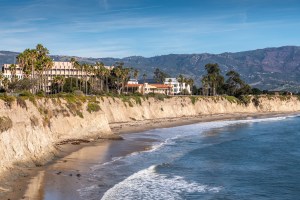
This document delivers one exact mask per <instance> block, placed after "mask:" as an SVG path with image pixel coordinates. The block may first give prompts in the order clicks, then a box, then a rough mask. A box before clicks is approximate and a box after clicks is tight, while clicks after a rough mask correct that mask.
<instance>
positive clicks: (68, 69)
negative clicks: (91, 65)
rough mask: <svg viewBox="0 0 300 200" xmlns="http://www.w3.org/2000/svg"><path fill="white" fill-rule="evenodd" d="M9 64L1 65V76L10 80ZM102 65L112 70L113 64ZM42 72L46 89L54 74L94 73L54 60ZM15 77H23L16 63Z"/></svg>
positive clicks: (79, 76) (80, 74)
mask: <svg viewBox="0 0 300 200" xmlns="http://www.w3.org/2000/svg"><path fill="white" fill-rule="evenodd" d="M10 65H11V64H4V65H3V66H2V73H3V76H4V77H6V78H8V79H9V81H11V79H12V75H13V74H12V71H11V70H10ZM96 67H97V66H95V68H96ZM104 67H105V68H107V69H109V70H112V69H113V68H114V66H104ZM43 74H44V76H45V77H47V79H48V84H47V85H48V89H49V87H50V85H51V83H52V80H53V79H54V77H56V76H63V77H65V78H68V77H76V78H79V79H80V78H84V77H87V78H88V79H89V77H91V76H93V75H94V74H92V73H90V74H87V73H86V72H85V71H84V70H82V69H78V68H75V67H74V66H73V63H71V62H55V61H54V62H53V66H52V68H51V69H48V70H45V71H44V73H43ZM30 76H31V75H30ZM15 77H16V78H18V79H23V78H24V73H23V70H22V68H20V66H19V65H18V64H17V65H16V71H15ZM0 85H2V83H0Z"/></svg>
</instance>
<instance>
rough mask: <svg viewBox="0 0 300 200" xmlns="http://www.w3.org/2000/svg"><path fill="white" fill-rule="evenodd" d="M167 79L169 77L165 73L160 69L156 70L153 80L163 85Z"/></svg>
mask: <svg viewBox="0 0 300 200" xmlns="http://www.w3.org/2000/svg"><path fill="white" fill-rule="evenodd" d="M167 77H168V75H167V74H166V73H165V72H163V71H161V70H160V69H159V68H156V69H155V71H154V76H153V78H154V79H155V81H156V82H157V83H163V82H164V80H165V78H167Z"/></svg>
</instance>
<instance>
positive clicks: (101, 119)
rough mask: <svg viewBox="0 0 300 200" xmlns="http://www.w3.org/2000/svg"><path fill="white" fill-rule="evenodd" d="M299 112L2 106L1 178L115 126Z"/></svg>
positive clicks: (264, 101)
mask: <svg viewBox="0 0 300 200" xmlns="http://www.w3.org/2000/svg"><path fill="white" fill-rule="evenodd" d="M293 111H300V101H299V99H298V98H297V97H290V96H289V97H279V96H278V97H274V96H273V97H270V96H266V97H260V98H253V99H251V100H250V101H249V104H248V105H245V104H242V103H240V102H238V101H237V100H236V99H233V98H228V97H171V98H163V99H161V98H154V97H151V98H145V97H132V98H129V97H122V98H116V97H98V98H96V97H91V98H89V99H87V98H73V97H72V98H66V99H64V98H39V99H36V100H32V99H27V100H26V99H25V100H24V99H20V98H19V99H17V100H15V101H11V102H7V101H2V100H1V101H0V119H1V120H0V126H1V129H0V130H1V132H0V169H1V170H0V176H1V173H2V174H4V173H5V172H7V170H8V169H10V168H12V167H14V166H16V165H19V164H20V163H21V164H26V165H42V164H44V163H45V162H47V161H49V160H51V158H52V157H53V156H54V154H55V153H56V151H57V149H56V144H57V143H59V142H62V141H66V140H74V139H90V138H99V137H100V138H109V137H111V138H113V137H114V135H113V133H112V132H111V130H110V127H109V124H110V123H118V122H126V121H136V120H146V119H147V120H148V119H159V118H174V117H185V116H195V117H196V116H201V115H207V114H220V113H257V112H268V113H269V112H293Z"/></svg>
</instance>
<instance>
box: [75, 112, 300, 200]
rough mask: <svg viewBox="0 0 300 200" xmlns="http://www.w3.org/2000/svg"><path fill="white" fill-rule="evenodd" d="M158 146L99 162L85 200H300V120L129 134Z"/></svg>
mask: <svg viewBox="0 0 300 200" xmlns="http://www.w3.org/2000/svg"><path fill="white" fill-rule="evenodd" d="M124 137H125V139H126V140H133V141H134V140H135V141H136V140H141V141H142V139H152V140H153V141H155V142H153V148H152V149H151V150H148V151H144V152H138V153H132V154H129V155H127V156H124V157H118V158H114V159H113V160H112V161H110V162H107V163H104V164H99V165H95V166H94V167H93V169H92V173H91V174H90V177H89V182H90V184H89V185H88V186H87V185H85V186H83V187H82V188H81V189H80V190H79V192H80V194H81V197H82V199H103V200H118V199H122V200H123V199H134V200H135V199H146V200H148V199H149V200H152V199H232V200H237V199H255V200H263V199H280V200H282V199H300V144H299V142H300V117H299V116H289V117H273V118H266V119H247V120H235V121H219V122H205V123H198V124H192V125H186V126H179V127H174V128H163V129H155V130H151V131H146V132H143V133H136V134H128V135H124Z"/></svg>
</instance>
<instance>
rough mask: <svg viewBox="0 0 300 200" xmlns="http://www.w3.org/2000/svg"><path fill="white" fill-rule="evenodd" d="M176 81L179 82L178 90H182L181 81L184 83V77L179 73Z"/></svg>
mask: <svg viewBox="0 0 300 200" xmlns="http://www.w3.org/2000/svg"><path fill="white" fill-rule="evenodd" d="M177 80H178V82H179V83H180V92H182V91H183V83H184V77H183V75H182V74H180V75H179V76H178V78H177Z"/></svg>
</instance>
